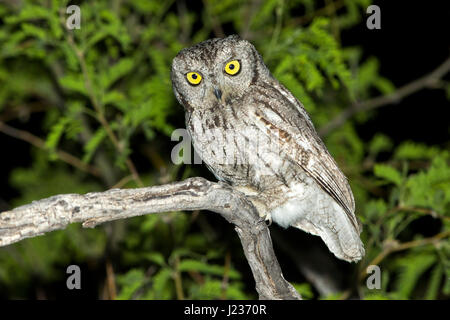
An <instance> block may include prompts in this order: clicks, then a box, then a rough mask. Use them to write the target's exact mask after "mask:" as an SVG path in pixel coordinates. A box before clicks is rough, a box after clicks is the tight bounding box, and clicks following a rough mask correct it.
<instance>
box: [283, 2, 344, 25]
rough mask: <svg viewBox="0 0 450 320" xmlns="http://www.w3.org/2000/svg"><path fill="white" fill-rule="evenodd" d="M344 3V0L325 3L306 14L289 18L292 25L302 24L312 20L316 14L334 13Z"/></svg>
mask: <svg viewBox="0 0 450 320" xmlns="http://www.w3.org/2000/svg"><path fill="white" fill-rule="evenodd" d="M344 5H345V1H343V0H339V1H336V2H331V3H327V5H326V6H324V7H322V8H320V9H317V10H316V11H314V12H312V13H310V14H306V15H304V16H302V17H298V18H294V19H292V20H291V21H292V26H296V25H304V24H306V23H308V22H310V21H312V20H313V19H314V18H315V17H317V16H322V15H325V16H326V15H334V14H335V13H336V11H338V10H339V9H340V8H342V7H344Z"/></svg>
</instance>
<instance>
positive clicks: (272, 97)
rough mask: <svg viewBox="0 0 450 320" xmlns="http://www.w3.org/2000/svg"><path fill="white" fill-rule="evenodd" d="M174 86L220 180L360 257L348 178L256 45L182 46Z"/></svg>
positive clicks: (283, 221)
mask: <svg viewBox="0 0 450 320" xmlns="http://www.w3.org/2000/svg"><path fill="white" fill-rule="evenodd" d="M232 60H238V61H239V62H240V68H241V69H240V71H239V72H238V73H237V74H236V75H229V74H227V73H225V72H224V67H225V64H226V63H228V62H229V61H232ZM192 71H195V72H197V73H198V74H200V75H201V77H202V81H201V82H200V83H199V84H198V85H195V86H194V85H191V84H190V83H189V82H188V81H187V79H186V74H187V73H188V72H192ZM172 84H173V88H174V93H175V96H176V98H177V99H178V101H179V102H180V103H181V104H182V105H183V106H184V108H185V110H186V127H187V130H188V131H189V133H190V135H191V137H192V142H193V146H194V148H195V150H196V151H197V153H198V154H199V155H200V156H201V158H202V160H203V161H204V162H205V163H206V165H207V166H208V168H209V169H210V170H211V171H212V172H213V173H214V174H215V176H216V177H217V178H218V179H220V180H222V181H226V182H228V183H230V184H231V185H233V186H234V187H235V188H237V189H239V190H241V191H242V192H244V193H245V194H246V195H247V196H248V197H249V199H250V200H251V201H252V202H253V204H254V205H255V206H256V207H257V208H258V210H259V211H260V213H261V215H262V216H264V217H266V218H269V219H270V218H271V219H273V221H275V222H276V223H278V224H279V225H281V226H283V227H288V226H294V227H297V228H299V229H302V230H304V231H306V232H310V233H312V234H314V235H319V236H320V237H321V238H322V239H323V240H324V241H325V243H326V244H327V246H328V248H329V249H330V250H331V251H332V252H333V253H334V254H335V255H336V256H337V257H338V258H340V259H344V260H347V261H357V260H359V259H361V257H362V256H363V255H364V248H363V245H362V242H361V240H360V238H359V234H360V232H361V227H360V225H359V224H358V221H357V218H356V217H355V214H354V211H355V203H354V200H353V194H352V191H351V189H350V186H349V184H348V182H347V179H346V177H345V176H344V174H343V173H342V172H341V171H340V170H339V168H338V166H337V164H336V162H335V161H334V159H333V158H332V157H331V155H330V154H329V152H328V150H327V148H326V147H325V145H324V144H323V142H322V141H321V139H320V138H319V136H318V135H317V133H316V131H315V129H314V126H313V124H312V122H311V120H310V118H309V116H308V114H307V113H306V111H305V109H304V108H303V106H302V104H301V103H300V102H299V101H298V100H297V99H296V98H295V97H294V96H293V95H292V93H290V92H289V91H288V90H287V89H286V88H285V87H284V86H283V85H282V84H280V83H279V82H278V81H277V80H276V79H275V78H273V77H272V75H271V74H270V72H269V70H268V69H267V67H266V66H265V64H264V62H263V60H262V58H261V56H260V55H259V53H258V52H257V51H256V49H255V47H254V46H253V45H252V44H251V43H249V42H248V41H246V40H242V39H240V38H239V37H238V36H230V37H228V38H225V39H211V40H207V41H204V42H201V43H199V44H197V45H195V46H193V47H191V48H188V49H184V50H182V51H180V53H179V54H178V55H177V56H176V57H175V58H174V60H173V63H172Z"/></svg>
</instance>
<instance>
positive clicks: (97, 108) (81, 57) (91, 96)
mask: <svg viewBox="0 0 450 320" xmlns="http://www.w3.org/2000/svg"><path fill="white" fill-rule="evenodd" d="M67 40H68V43H69V45H70V47H71V48H72V49H73V51H74V52H75V54H76V56H77V58H78V62H79V64H80V67H81V72H82V74H83V77H84V79H85V86H86V90H87V92H88V95H89V99H90V100H91V103H92V106H93V107H94V109H95V112H96V118H97V120H98V121H99V122H100V124H101V125H102V127H103V128H104V129H105V131H106V134H107V135H108V137H109V139H110V140H111V142H112V144H113V145H114V147H115V148H116V150H117V151H118V152H119V153H120V154H123V153H124V148H123V144H121V143H120V142H119V140H118V139H117V137H116V135H115V134H114V131H113V130H112V128H111V126H110V125H109V123H108V121H107V120H106V118H105V114H104V112H103V109H102V108H101V106H100V103H99V101H98V99H97V96H96V95H95V92H94V90H93V86H92V81H91V78H90V77H89V72H88V69H87V66H86V61H85V59H84V52H83V51H82V50H81V49H79V48H78V46H77V45H76V43H75V41H74V39H73V35H72V33H70V32H69V33H68V39H67ZM125 164H126V165H127V167H128V170H129V171H130V172H131V174H132V175H133V179H134V180H135V181H136V182H137V184H138V185H139V186H143V185H144V184H143V183H142V181H141V178H140V177H139V174H138V172H137V170H136V166H135V165H134V163H133V161H131V159H130V158H129V157H126V158H125Z"/></svg>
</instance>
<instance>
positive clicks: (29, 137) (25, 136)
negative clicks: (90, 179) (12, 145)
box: [0, 121, 100, 177]
mask: <svg viewBox="0 0 450 320" xmlns="http://www.w3.org/2000/svg"><path fill="white" fill-rule="evenodd" d="M0 132H2V133H4V134H6V135H8V136H11V137H13V138H16V139H19V140H23V141H26V142H28V143H29V144H31V145H33V146H35V147H38V148H40V149H44V150H46V149H47V147H46V145H45V141H44V140H42V139H41V138H39V137H37V136H35V135H33V134H31V133H30V132H28V131H24V130H19V129H16V128H13V127H11V126H9V125H7V124H5V123H4V122H2V121H0ZM55 153H56V155H57V156H58V158H59V159H61V160H62V161H64V162H66V163H68V164H70V165H71V166H74V167H75V168H77V169H80V170H81V171H84V172H88V173H90V174H92V175H94V176H96V177H99V176H100V172H99V170H98V169H97V168H96V167H93V166H92V165H89V164H87V163H84V162H83V161H81V160H80V159H78V158H77V157H74V156H73V155H71V154H70V153H67V152H65V151H61V150H55Z"/></svg>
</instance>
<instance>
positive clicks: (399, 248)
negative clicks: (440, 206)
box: [359, 231, 450, 279]
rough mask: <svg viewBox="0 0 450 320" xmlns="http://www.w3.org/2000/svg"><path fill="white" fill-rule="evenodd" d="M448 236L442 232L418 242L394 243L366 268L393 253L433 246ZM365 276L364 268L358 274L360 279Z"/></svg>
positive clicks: (449, 232) (448, 233)
mask: <svg viewBox="0 0 450 320" xmlns="http://www.w3.org/2000/svg"><path fill="white" fill-rule="evenodd" d="M449 236H450V231H444V232H441V233H438V234H436V235H434V236H433V237H429V238H424V239H419V240H413V241H408V242H403V243H396V242H393V243H392V245H389V246H386V248H385V249H384V250H383V251H381V252H380V253H379V254H378V255H377V256H376V257H375V258H374V259H373V260H372V261H370V262H369V263H368V264H367V266H370V265H378V264H379V263H380V262H381V261H383V260H384V259H385V258H386V257H387V256H388V255H390V254H391V253H393V252H398V251H403V250H407V249H411V248H414V247H420V246H424V245H427V244H434V243H437V242H439V240H441V239H444V238H447V237H449ZM365 276H367V273H366V268H364V269H363V270H362V271H361V273H360V274H359V278H360V279H364V277H365Z"/></svg>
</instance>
